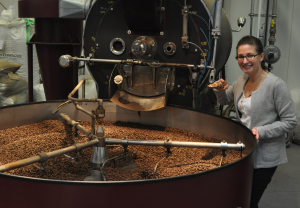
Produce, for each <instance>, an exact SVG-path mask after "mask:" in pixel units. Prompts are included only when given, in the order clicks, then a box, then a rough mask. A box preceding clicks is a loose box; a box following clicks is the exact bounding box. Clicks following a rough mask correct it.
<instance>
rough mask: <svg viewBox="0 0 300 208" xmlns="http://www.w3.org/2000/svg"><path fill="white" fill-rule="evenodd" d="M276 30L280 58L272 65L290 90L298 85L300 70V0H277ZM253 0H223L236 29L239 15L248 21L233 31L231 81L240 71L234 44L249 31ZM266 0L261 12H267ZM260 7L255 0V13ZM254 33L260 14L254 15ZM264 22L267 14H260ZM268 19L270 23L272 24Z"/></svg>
mask: <svg viewBox="0 0 300 208" xmlns="http://www.w3.org/2000/svg"><path fill="white" fill-rule="evenodd" d="M277 2H278V3H277V21H276V22H277V31H276V35H275V38H276V42H275V45H276V46H277V47H279V49H280V51H281V58H280V60H279V61H278V62H277V63H275V64H274V65H273V71H272V73H274V74H275V75H276V76H278V77H280V78H281V79H283V80H284V81H285V82H286V83H287V84H288V86H289V88H290V90H294V89H299V88H300V84H299V77H300V70H299V69H298V67H299V63H300V61H299V60H300V56H299V55H300V53H299V52H300V41H299V38H297V36H298V35H297V34H299V32H300V27H299V22H300V13H299V10H300V1H299V0H284V1H282V0H278V1H277ZM250 5H251V0H224V9H225V11H226V13H227V15H228V18H229V21H230V23H231V26H232V28H233V29H237V28H238V27H237V18H238V17H240V16H244V17H245V18H246V19H247V20H246V25H245V26H244V27H243V28H242V30H241V32H234V33H233V44H232V48H233V50H232V51H231V54H230V57H229V60H228V62H227V64H226V73H227V75H226V80H227V81H228V82H229V83H230V84H232V83H233V82H234V81H235V80H236V79H237V78H238V77H239V76H240V75H241V74H242V71H241V69H240V68H239V66H238V64H237V61H236V60H235V58H234V57H235V53H236V52H235V47H236V44H237V42H238V40H239V39H240V38H241V37H243V36H245V35H249V34H250V17H249V13H250V9H251V6H250ZM266 5H267V0H262V7H261V8H262V9H261V11H262V14H265V13H266ZM272 5H273V0H270V8H269V14H271V13H272ZM258 10H259V1H258V0H255V6H254V13H255V14H257V13H258ZM253 22H254V24H253V30H252V32H253V33H252V35H254V36H256V35H257V23H258V18H257V17H254V18H253ZM264 22H265V18H264V17H262V18H261V24H260V25H262V24H263V23H264ZM269 23H270V21H269ZM269 23H268V27H269V25H270V24H269Z"/></svg>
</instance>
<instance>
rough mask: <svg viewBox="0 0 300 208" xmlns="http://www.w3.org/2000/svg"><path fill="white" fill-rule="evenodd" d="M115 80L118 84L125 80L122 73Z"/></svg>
mask: <svg viewBox="0 0 300 208" xmlns="http://www.w3.org/2000/svg"><path fill="white" fill-rule="evenodd" d="M114 82H115V83H116V84H117V85H119V84H121V83H122V82H123V77H122V76H121V75H117V76H115V78H114Z"/></svg>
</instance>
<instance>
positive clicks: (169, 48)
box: [163, 42, 176, 56]
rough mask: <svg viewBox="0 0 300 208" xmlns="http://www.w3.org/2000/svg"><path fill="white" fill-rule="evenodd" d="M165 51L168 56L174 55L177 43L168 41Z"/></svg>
mask: <svg viewBox="0 0 300 208" xmlns="http://www.w3.org/2000/svg"><path fill="white" fill-rule="evenodd" d="M163 50H164V53H165V54H166V55H168V56H172V55H173V54H175V53H176V45H175V43H172V42H168V43H166V44H165V45H164V47H163Z"/></svg>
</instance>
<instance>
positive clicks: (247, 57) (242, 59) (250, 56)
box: [235, 53, 260, 61]
mask: <svg viewBox="0 0 300 208" xmlns="http://www.w3.org/2000/svg"><path fill="white" fill-rule="evenodd" d="M258 55H260V53H258V54H256V55H252V54H248V55H247V56H236V57H235V59H236V60H238V61H244V58H246V59H247V60H248V61H250V60H253V59H254V58H255V56H258Z"/></svg>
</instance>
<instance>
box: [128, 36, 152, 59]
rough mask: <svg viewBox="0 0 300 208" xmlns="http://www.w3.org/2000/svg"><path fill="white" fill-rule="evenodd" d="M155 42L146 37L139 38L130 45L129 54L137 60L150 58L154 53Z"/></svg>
mask: <svg viewBox="0 0 300 208" xmlns="http://www.w3.org/2000/svg"><path fill="white" fill-rule="evenodd" d="M156 47H157V44H156V41H155V40H154V39H153V38H151V37H148V36H140V37H138V38H136V39H135V41H134V42H133V43H132V45H131V52H132V53H133V55H135V56H136V57H138V58H151V57H153V56H154V55H155V53H156Z"/></svg>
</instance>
